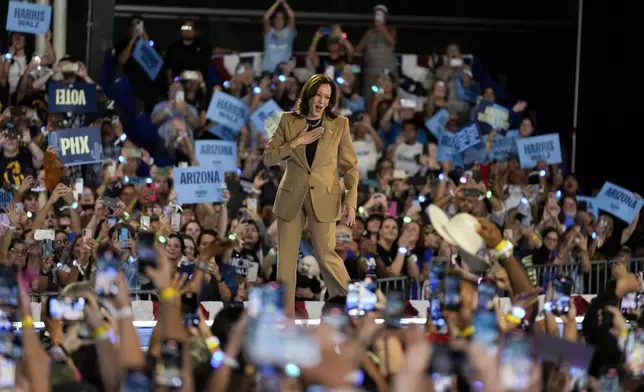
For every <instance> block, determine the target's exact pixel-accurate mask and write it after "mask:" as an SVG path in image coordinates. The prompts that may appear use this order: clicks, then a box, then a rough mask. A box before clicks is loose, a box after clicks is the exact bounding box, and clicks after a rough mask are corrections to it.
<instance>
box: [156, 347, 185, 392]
mask: <svg viewBox="0 0 644 392" xmlns="http://www.w3.org/2000/svg"><path fill="white" fill-rule="evenodd" d="M182 351H183V345H182V343H181V342H178V341H176V340H164V341H162V342H161V356H160V357H159V358H158V359H157V364H156V371H155V379H156V383H157V384H158V385H160V386H164V387H170V388H180V387H182V386H183V377H182V376H181V355H182Z"/></svg>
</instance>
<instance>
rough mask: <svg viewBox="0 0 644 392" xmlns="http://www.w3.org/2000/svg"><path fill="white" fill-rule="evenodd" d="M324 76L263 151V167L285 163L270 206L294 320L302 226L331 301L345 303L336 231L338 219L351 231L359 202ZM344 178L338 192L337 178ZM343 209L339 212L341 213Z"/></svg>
mask: <svg viewBox="0 0 644 392" xmlns="http://www.w3.org/2000/svg"><path fill="white" fill-rule="evenodd" d="M336 91H337V90H336V87H335V85H334V83H333V80H332V79H331V78H329V77H327V76H325V75H321V74H317V75H313V76H311V78H309V80H308V81H307V82H306V84H305V85H304V87H302V91H300V96H299V98H298V100H297V102H296V104H295V108H294V110H293V111H292V112H285V113H283V114H282V117H281V119H280V122H279V126H278V127H277V130H276V131H275V133H274V134H273V136H272V137H271V140H270V142H269V143H268V146H267V147H266V150H265V151H264V164H265V165H266V166H271V165H275V164H278V163H280V162H282V161H286V172H285V173H284V176H283V177H282V180H281V181H280V185H279V188H278V190H277V196H276V198H275V205H274V206H273V213H274V214H275V216H276V217H277V231H278V234H277V241H278V244H277V245H278V246H277V248H278V253H277V279H278V280H279V281H281V282H282V283H284V284H285V285H286V293H287V297H286V299H285V301H286V305H285V308H286V309H285V310H286V311H287V313H289V314H293V312H294V306H295V283H296V282H295V280H296V276H297V258H298V252H299V244H300V238H301V236H302V229H303V228H304V224H305V222H306V221H307V220H308V227H309V230H310V232H311V242H312V245H313V252H314V254H315V258H316V259H317V260H318V263H319V264H320V271H321V272H322V278H323V279H324V282H325V283H326V287H327V290H328V293H329V297H330V298H334V297H344V296H346V293H347V284H348V283H349V274H348V273H347V269H346V268H345V266H344V263H343V261H342V259H341V258H340V257H339V256H338V255H337V254H336V253H335V250H334V249H335V225H336V222H337V221H338V220H340V217H341V213H342V217H343V219H344V223H345V224H346V225H347V226H351V225H353V222H354V221H355V217H356V207H357V206H356V204H357V202H358V181H359V172H358V167H357V164H358V158H357V156H356V152H355V149H354V147H353V142H352V141H351V135H350V132H349V120H348V119H347V118H346V117H342V116H338V115H336V114H335V113H334V112H333V110H332V108H331V107H330V106H329V105H331V106H333V103H334V102H336V99H337V92H336ZM339 171H341V172H342V173H343V174H344V188H345V189H344V192H345V197H344V206H342V204H341V203H342V193H343V188H342V185H341V183H340V178H339V176H338V172H339ZM341 207H344V208H341Z"/></svg>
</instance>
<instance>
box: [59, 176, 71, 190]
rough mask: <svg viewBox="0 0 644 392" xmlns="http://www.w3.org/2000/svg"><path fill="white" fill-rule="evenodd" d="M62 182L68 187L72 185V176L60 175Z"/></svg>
mask: <svg viewBox="0 0 644 392" xmlns="http://www.w3.org/2000/svg"><path fill="white" fill-rule="evenodd" d="M60 183H61V184H63V185H65V186H66V187H70V188H71V186H72V178H71V177H70V176H62V177H60Z"/></svg>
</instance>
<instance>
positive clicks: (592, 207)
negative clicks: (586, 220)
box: [577, 196, 599, 218]
mask: <svg viewBox="0 0 644 392" xmlns="http://www.w3.org/2000/svg"><path fill="white" fill-rule="evenodd" d="M582 202H585V203H586V211H588V212H589V213H591V214H593V215H594V216H595V218H599V208H598V207H597V200H596V199H595V198H594V197H590V196H577V203H582Z"/></svg>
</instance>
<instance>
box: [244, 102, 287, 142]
mask: <svg viewBox="0 0 644 392" xmlns="http://www.w3.org/2000/svg"><path fill="white" fill-rule="evenodd" d="M281 112H282V108H280V106H279V105H278V104H277V103H275V101H273V100H272V99H271V100H269V101H267V102H266V103H265V104H263V105H262V106H260V107H259V108H258V109H257V110H255V111H254V112H253V114H251V115H250V123H251V124H252V126H253V128H255V129H256V130H257V131H259V132H263V133H264V135H266V136H267V137H270V136H271V135H269V134H268V132H266V127H265V125H264V124H265V122H266V120H267V119H268V118H270V117H273V116H276V115H279V114H280V113H281Z"/></svg>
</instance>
